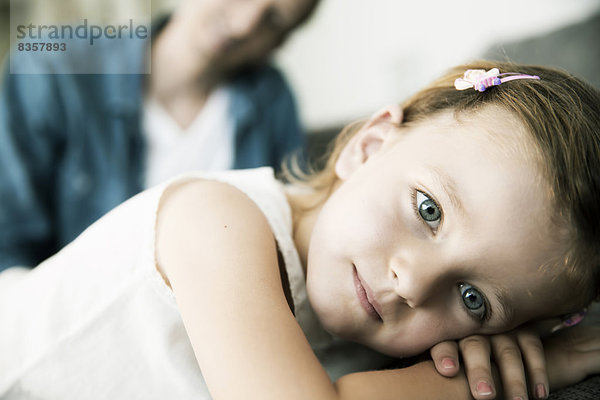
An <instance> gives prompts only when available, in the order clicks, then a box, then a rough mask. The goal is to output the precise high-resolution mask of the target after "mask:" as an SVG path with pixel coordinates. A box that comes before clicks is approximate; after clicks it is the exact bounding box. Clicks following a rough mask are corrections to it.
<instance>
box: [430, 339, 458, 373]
mask: <svg viewBox="0 0 600 400" xmlns="http://www.w3.org/2000/svg"><path fill="white" fill-rule="evenodd" d="M430 353H431V358H432V359H433V362H434V364H435V369H437V371H438V372H439V373H440V374H442V375H443V376H447V377H453V376H455V375H456V374H457V373H458V371H459V368H458V344H457V343H456V342H455V341H446V342H441V343H438V344H436V345H435V346H433V347H432V348H431V351H430Z"/></svg>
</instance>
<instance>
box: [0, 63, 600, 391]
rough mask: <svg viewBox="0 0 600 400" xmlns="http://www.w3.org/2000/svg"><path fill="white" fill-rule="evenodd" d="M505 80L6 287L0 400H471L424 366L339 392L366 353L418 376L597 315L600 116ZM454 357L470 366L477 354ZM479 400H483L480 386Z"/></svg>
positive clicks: (553, 76) (139, 224)
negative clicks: (311, 165) (432, 354)
mask: <svg viewBox="0 0 600 400" xmlns="http://www.w3.org/2000/svg"><path fill="white" fill-rule="evenodd" d="M495 66H498V67H499V68H500V70H501V71H502V72H513V71H516V72H518V74H516V75H500V74H499V73H495V72H494V71H492V72H491V73H490V74H489V76H487V75H485V74H483V73H482V74H483V76H473V75H474V74H477V73H473V72H470V73H469V74H466V75H464V76H463V72H464V71H465V69H471V70H484V71H487V70H491V69H492V67H494V65H490V64H487V63H484V62H481V63H476V64H473V65H470V66H462V67H459V68H457V69H454V70H452V71H451V72H450V73H449V74H448V75H446V76H445V77H443V78H442V79H440V80H439V81H437V82H435V83H434V84H433V85H432V86H430V87H428V88H426V89H425V90H423V91H421V92H419V93H418V94H417V95H416V96H415V97H413V98H412V99H410V100H409V101H408V102H406V103H405V104H404V105H403V108H400V107H399V106H390V107H386V108H384V109H383V110H381V111H380V112H378V113H376V114H375V115H374V116H373V117H371V118H370V119H369V120H368V121H366V122H364V123H360V124H357V125H355V126H353V127H351V128H349V129H347V130H345V131H344V132H343V133H342V134H341V135H340V137H339V139H338V142H337V145H336V148H335V149H334V151H333V153H332V156H331V158H330V160H329V162H328V164H327V166H326V167H325V169H324V171H322V172H320V173H318V174H315V175H312V176H310V177H308V178H306V182H307V185H299V184H293V185H289V186H285V187H284V186H282V185H281V184H279V183H277V181H275V179H274V178H273V176H272V173H271V171H270V170H269V169H259V170H248V171H241V172H229V173H224V174H213V175H208V174H188V175H185V176H182V177H179V178H177V179H175V180H173V181H171V182H168V183H167V184H165V185H162V186H159V187H156V188H153V189H151V190H149V191H146V192H144V193H142V194H141V195H139V196H136V197H135V198H133V199H131V200H130V201H128V202H126V203H124V204H123V205H122V206H120V207H117V208H116V209H115V210H113V211H112V212H111V213H109V214H107V215H106V216H105V217H103V218H102V219H101V220H100V221H98V222H97V223H96V224H94V225H93V226H92V227H91V228H89V229H88V230H87V231H85V232H84V233H83V234H82V235H81V236H80V237H79V238H78V239H77V240H76V241H75V242H73V243H72V244H70V245H69V246H67V247H66V248H65V249H64V250H63V251H61V252H60V253H58V254H57V255H56V256H54V257H52V258H50V259H48V260H47V261H46V262H44V263H43V264H42V265H40V266H39V267H38V268H36V269H34V270H33V271H27V272H25V271H22V270H17V269H13V270H8V271H7V272H4V273H3V274H2V275H0V296H1V297H0V307H1V309H0V316H1V318H2V320H1V326H2V327H3V329H2V330H1V333H0V338H1V339H0V353H1V354H3V357H2V358H0V372H1V373H0V395H3V396H5V397H6V398H12V397H14V398H48V399H50V398H60V399H68V398H78V399H79V398H86V399H88V398H128V399H129V398H136V397H139V398H144V399H148V398H165V397H166V398H192V397H193V398H199V397H200V398H202V396H203V395H204V396H205V397H209V396H212V397H214V398H218V399H241V398H260V399H268V398H273V399H284V398H285V399H294V398H298V399H338V398H366V399H370V398H386V396H387V397H392V396H393V398H442V399H447V398H466V397H470V393H469V386H468V385H467V384H466V380H465V379H464V376H459V378H458V379H446V378H443V377H441V376H439V375H438V374H437V373H435V370H434V368H433V366H432V364H431V362H424V363H419V364H417V365H415V366H413V367H410V368H405V369H402V370H397V371H391V372H390V371H386V372H374V373H362V374H351V375H347V374H348V373H349V372H352V371H359V370H366V369H372V368H377V367H380V366H382V365H384V364H385V363H387V362H388V360H387V359H382V357H381V356H379V355H377V354H376V353H372V352H369V351H368V350H366V348H365V347H362V346H361V345H359V343H360V344H362V345H366V346H368V347H370V348H373V349H375V350H377V351H378V352H381V353H384V354H387V355H390V356H393V357H406V356H411V355H415V354H418V353H420V352H422V351H424V350H426V349H428V348H429V347H431V346H433V345H435V344H436V343H440V342H444V341H449V340H455V339H460V338H465V337H471V338H478V337H479V336H473V335H496V334H499V333H501V332H505V331H508V330H510V329H513V328H515V327H517V326H519V325H522V324H524V323H526V322H529V321H539V320H548V319H551V318H555V317H559V316H562V315H566V314H571V313H574V312H577V311H579V310H581V309H582V308H583V307H585V306H586V305H587V304H588V303H589V302H590V301H591V300H592V299H593V298H594V297H595V296H596V295H597V292H596V291H597V288H598V277H599V262H598V260H599V254H598V249H597V248H596V246H595V244H597V243H598V240H599V232H598V226H599V224H598V222H599V221H600V218H599V212H600V210H599V203H600V202H598V197H599V196H598V188H599V187H600V185H599V179H600V177H599V176H598V174H597V172H595V171H597V170H598V164H599V161H600V149H599V143H600V140H599V139H600V138H599V137H598V132H599V131H600V115H599V110H598V104H600V96H599V95H598V93H597V92H595V91H594V90H593V89H591V88H589V87H588V86H586V85H585V84H583V83H582V82H580V81H578V80H576V79H575V78H572V77H570V76H567V75H565V74H563V73H560V72H556V71H552V70H548V69H545V68H537V67H527V66H521V65H505V64H502V65H495ZM461 77H462V78H461ZM457 78H459V79H460V80H459V81H458V82H457V86H458V87H459V88H462V87H463V84H464V83H465V81H468V82H469V84H470V85H471V88H470V89H468V90H460V91H459V90H457V88H456V87H455V85H454V83H455V80H456V79H457ZM506 78H509V79H506ZM493 84H496V85H497V87H491V86H492V85H493ZM479 85H483V86H482V87H480V86H479ZM473 87H475V88H478V89H480V90H481V89H482V88H483V90H484V91H483V92H479V91H476V90H473ZM402 111H404V113H403V112H402ZM32 293H35V296H34V295H32ZM307 298H308V299H309V300H310V302H309V301H308V299H307ZM7 299H10V300H11V303H12V304H18V308H15V307H10V305H9V301H8V300H7ZM5 327H9V328H8V329H7V328H5ZM589 334H590V332H588V331H586V332H583V333H580V334H579V336H578V338H579V340H583V341H584V344H585V346H584V347H585V350H586V351H585V352H583V353H577V352H576V350H577V349H573V350H572V351H571V350H569V347H568V346H567V347H563V350H561V351H562V352H561V351H557V347H553V346H550V347H549V348H548V349H547V355H548V361H549V364H548V368H549V377H550V384H551V385H555V386H556V385H560V384H569V383H572V382H576V381H577V380H579V379H582V378H584V377H585V376H586V375H587V374H590V373H595V372H598V371H599V370H600V365H599V364H600V357H598V354H599V349H600V344H599V343H598V339H597V335H596V336H593V335H592V336H589ZM518 337H520V338H522V337H526V336H523V335H520V336H518ZM493 338H495V339H493V340H492V342H491V343H492V346H493V347H494V349H496V350H499V353H502V349H503V348H504V349H506V348H510V345H503V344H502V343H504V342H506V336H505V335H496V336H493ZM529 338H531V336H529ZM475 340H476V339H475ZM353 343H354V344H353ZM462 343H465V342H462ZM568 343H569V342H568V341H563V342H561V343H560V344H561V345H564V346H566V345H568ZM446 344H447V342H446ZM572 346H573V345H572ZM520 347H521V349H522V351H523V352H524V354H525V361H526V364H528V365H527V366H528V367H529V369H533V370H536V369H538V370H539V369H540V368H541V369H543V368H544V365H543V355H541V356H540V354H539V353H536V351H535V348H536V342H535V341H533V345H530V344H527V343H523V342H522V343H520ZM532 348H533V349H534V350H532ZM465 350H467V353H466V354H465V357H467V358H466V362H467V363H468V362H469V359H470V358H469V357H472V358H471V359H474V360H475V363H477V358H478V357H479V358H480V357H481V351H475V352H472V351H470V350H469V349H468V348H467V347H465ZM471 354H475V356H471ZM561 354H566V355H567V356H568V357H569V359H570V360H571V363H570V365H569V366H568V368H567V366H565V365H564V364H561V363H560V362H559V361H556V360H560V355H561ZM194 356H195V357H194ZM511 365H514V364H511ZM323 367H325V368H323ZM501 368H502V367H501ZM562 368H564V369H562ZM567 371H568V372H567ZM326 372H329V376H328V374H327V373H326ZM511 374H512V375H511ZM504 375H505V376H508V377H509V378H511V377H514V374H513V373H512V372H510V371H505V373H504ZM340 376H343V377H342V378H341V379H339V380H338V381H337V382H336V383H335V384H332V383H331V381H330V377H332V378H334V379H336V378H338V377H340ZM392 378H393V379H392ZM202 379H205V380H206V386H205V385H204V383H203V382H202ZM509 381H510V380H508V381H507V382H509ZM534 383H535V384H536V391H535V392H534V394H536V395H537V397H545V396H546V395H547V390H546V387H547V384H546V383H545V382H542V383H541V385H542V387H543V389H544V392H542V391H537V388H539V387H540V386H539V385H538V384H540V383H539V381H535V382H534ZM486 385H487V386H486ZM508 387H510V390H507V396H509V397H510V398H519V397H520V398H526V397H527V393H526V391H524V390H525V389H523V387H522V386H519V385H516V386H515V387H516V389H515V388H514V387H512V386H511V385H508V386H507V388H508ZM471 389H472V390H473V392H474V394H475V395H477V396H479V397H487V398H491V397H493V396H494V394H495V393H494V392H493V390H491V387H490V385H489V382H485V381H472V382H471ZM519 390H521V391H519Z"/></svg>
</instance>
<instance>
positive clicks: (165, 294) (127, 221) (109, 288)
mask: <svg viewBox="0 0 600 400" xmlns="http://www.w3.org/2000/svg"><path fill="white" fill-rule="evenodd" d="M196 178H203V179H215V180H219V181H223V182H226V183H229V184H231V185H233V186H235V187H237V188H238V189H240V190H241V191H243V192H244V193H246V194H247V195H248V196H249V197H250V198H251V199H252V200H253V201H254V202H255V203H256V204H257V205H258V206H259V208H260V209H261V210H262V212H263V213H264V214H265V216H266V218H267V220H268V222H269V224H270V226H271V229H272V230H273V233H274V236H275V238H276V240H277V243H278V246H279V250H280V251H281V253H282V256H283V259H284V261H285V266H286V270H287V275H288V278H289V282H290V289H291V292H292V297H293V300H294V308H295V310H294V311H295V316H296V319H297V320H298V323H299V324H300V326H301V327H302V329H303V331H304V333H305V334H306V336H307V338H308V340H309V342H310V343H311V345H312V347H313V349H314V350H315V353H316V354H317V356H318V357H319V359H320V360H321V362H322V363H323V365H324V367H325V369H326V370H327V371H328V373H329V374H330V376H331V377H332V379H336V378H338V377H339V376H341V375H343V374H346V373H350V372H354V371H360V370H366V369H374V368H378V367H382V366H384V365H385V363H386V362H387V361H388V359H387V358H385V357H383V356H381V355H379V354H377V353H375V352H373V351H371V350H369V349H366V348H364V347H362V346H359V345H356V344H353V343H349V342H343V341H341V340H337V339H334V338H332V337H331V336H330V335H329V334H328V333H327V332H325V331H324V330H323V328H322V327H321V325H320V324H319V322H318V320H317V318H316V315H315V314H314V312H313V311H312V309H311V307H310V304H309V302H308V300H307V296H306V288H305V278H304V273H303V270H302V268H301V265H300V260H299V257H298V254H297V251H296V248H295V247H294V242H293V240H292V235H291V233H292V223H291V212H290V208H289V205H288V203H287V200H286V197H285V193H284V191H283V186H282V185H281V184H280V183H278V182H277V181H276V180H275V179H274V177H273V171H272V170H271V169H270V168H260V169H255V170H246V171H228V172H222V173H212V174H211V173H191V174H186V175H182V176H179V177H177V178H175V179H173V180H171V181H169V182H167V183H166V184H163V185H160V186H157V187H154V188H152V189H149V190H147V191H145V192H142V193H141V194H139V195H137V196H135V197H133V198H132V199H130V200H128V201H127V202H125V203H123V204H122V205H120V206H119V207H117V208H115V209H114V210H112V211H111V212H109V213H108V214H107V215H105V216H104V217H102V218H101V219H100V220H98V221H97V222H96V223H94V224H93V225H92V226H91V227H90V228H88V229H87V230H86V231H85V232H83V233H82V234H81V235H80V236H79V237H78V238H77V239H76V240H75V241H73V242H72V243H71V244H69V245H68V246H67V247H65V248H64V249H63V250H62V251H60V252H59V253H58V254H56V255H55V256H53V257H51V258H49V259H48V260H46V261H45V262H43V263H42V264H40V265H39V266H38V267H37V268H35V269H33V270H25V269H20V268H13V269H8V270H6V271H5V272H3V273H1V274H0V398H2V399H19V400H23V399H38V400H39V399H57V400H58V399H60V400H69V399H77V400H81V399H86V400H89V399H127V400H131V399H144V400H150V399H160V400H163V399H210V394H209V392H208V389H207V388H206V385H205V383H204V380H203V378H202V374H201V371H200V368H199V367H198V364H197V362H196V359H195V356H194V353H193V350H192V347H191V344H190V342H189V339H188V337H187V334H186V331H185V329H184V326H183V322H182V319H181V316H180V314H179V311H178V309H177V305H176V302H175V298H174V295H173V293H172V291H171V290H170V289H169V288H168V287H167V286H166V285H165V283H164V281H163V279H162V277H161V276H160V274H159V273H158V271H157V270H156V268H155V258H154V239H155V223H156V213H157V210H158V205H159V202H160V198H161V195H162V193H163V192H164V190H165V189H166V188H167V187H168V186H169V185H171V184H175V183H181V182H183V181H186V180H190V179H196Z"/></svg>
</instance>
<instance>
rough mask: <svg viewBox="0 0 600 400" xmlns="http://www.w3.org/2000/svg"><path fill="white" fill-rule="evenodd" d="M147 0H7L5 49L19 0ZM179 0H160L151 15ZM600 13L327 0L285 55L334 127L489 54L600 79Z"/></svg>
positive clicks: (560, 1) (96, 1)
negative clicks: (446, 70)
mask: <svg viewBox="0 0 600 400" xmlns="http://www.w3.org/2000/svg"><path fill="white" fill-rule="evenodd" d="M198 1H201V0H198ZM141 3H143V1H137V0H0V26H1V27H2V31H1V32H0V56H2V57H4V56H5V55H6V52H7V50H8V48H9V44H10V43H9V42H10V39H9V31H8V29H9V21H10V19H9V18H10V14H9V10H10V7H11V4H12V8H13V10H12V12H13V13H19V14H20V15H27V16H33V17H35V16H36V15H43V16H44V21H50V20H55V21H57V22H60V21H68V20H69V18H74V16H76V15H82V14H83V15H94V16H96V18H98V16H99V18H100V19H102V16H104V15H106V16H107V17H108V16H110V18H113V19H114V18H116V17H118V16H119V15H124V16H126V15H128V14H130V13H132V12H133V11H134V10H135V8H136V7H139V6H140V4H141ZM145 3H147V0H146V1H145ZM176 4H177V0H152V2H151V6H152V14H153V15H154V16H156V15H160V14H163V13H166V12H168V11H169V10H170V9H172V8H173V7H174V6H175V5H176ZM599 13H600V0H504V1H502V2H498V3H495V4H494V3H492V2H481V1H473V0H453V1H443V0H430V1H403V0H369V1H367V0H323V1H322V3H321V5H320V6H319V8H318V9H317V12H316V14H315V15H314V16H313V18H312V19H311V20H310V21H309V22H308V23H307V24H306V25H305V26H303V27H302V28H301V29H300V32H298V33H297V34H295V35H293V37H292V38H291V40H290V41H289V42H288V43H287V44H286V45H285V46H284V47H283V48H282V49H280V50H279V52H278V53H277V55H276V63H277V64H278V65H279V66H280V67H281V68H282V69H283V71H284V72H285V74H286V76H287V78H288V80H289V81H290V83H291V85H292V86H293V88H294V89H295V91H296V94H297V99H298V103H299V108H300V112H301V117H302V120H303V123H304V125H305V126H306V128H307V129H308V130H309V131H311V132H317V131H326V130H331V129H333V130H335V129H337V128H338V127H339V126H342V125H344V124H345V123H347V122H349V121H351V120H354V119H357V118H359V117H363V116H366V115H369V114H370V113H371V112H373V111H375V110H376V109H377V108H379V107H380V106H381V105H383V104H385V103H388V102H397V101H401V100H403V99H404V98H406V97H407V96H408V95H410V94H411V93H412V92H414V91H415V90H416V89H418V88H420V87H421V86H423V85H424V84H426V83H428V82H429V81H430V80H431V79H433V78H434V77H436V76H437V75H439V74H440V73H442V72H443V71H444V70H445V69H447V68H448V67H449V66H451V65H453V64H457V63H460V62H464V61H468V60H470V59H474V58H478V57H482V56H487V57H496V58H500V59H507V58H508V59H512V60H515V61H522V62H530V63H542V64H550V65H554V66H559V67H563V68H566V69H568V70H569V71H571V72H572V73H574V74H575V75H578V76H580V77H583V78H584V79H587V80H588V81H589V82H591V83H592V84H594V85H595V86H596V87H600V80H599V73H598V71H599V70H600V44H599V40H600V19H599V15H600V14H599Z"/></svg>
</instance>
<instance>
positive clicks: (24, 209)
mask: <svg viewBox="0 0 600 400" xmlns="http://www.w3.org/2000/svg"><path fill="white" fill-rule="evenodd" d="M58 101H60V100H59V98H58V96H57V95H56V93H54V91H53V80H52V79H51V76H50V75H40V74H34V75H17V74H9V73H8V66H7V68H6V71H5V73H4V78H3V83H2V91H1V93H0V271H1V270H3V269H5V268H8V267H10V266H13V265H22V266H31V267H33V266H35V265H37V264H38V262H39V261H41V259H43V258H46V257H47V256H48V252H50V251H51V250H50V249H51V248H52V247H53V245H54V242H53V239H52V232H53V226H52V217H51V213H50V210H51V207H52V202H53V201H54V199H53V195H52V193H53V191H52V181H53V176H54V174H55V173H56V168H57V165H56V163H55V157H56V154H57V151H58V146H59V139H58V132H56V130H55V127H53V126H52V123H51V119H52V117H53V116H55V115H56V113H57V112H58V111H57V102H58ZM53 114H54V115H53Z"/></svg>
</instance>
